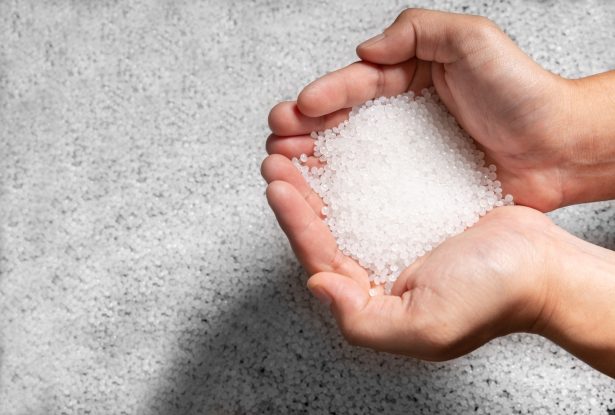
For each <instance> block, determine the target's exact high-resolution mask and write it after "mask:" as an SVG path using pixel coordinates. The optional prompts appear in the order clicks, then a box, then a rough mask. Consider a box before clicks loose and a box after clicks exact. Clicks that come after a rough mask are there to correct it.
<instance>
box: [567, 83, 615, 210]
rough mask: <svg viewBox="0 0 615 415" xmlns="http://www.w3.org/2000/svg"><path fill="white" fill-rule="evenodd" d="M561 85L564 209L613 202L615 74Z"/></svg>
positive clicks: (614, 196)
mask: <svg viewBox="0 0 615 415" xmlns="http://www.w3.org/2000/svg"><path fill="white" fill-rule="evenodd" d="M562 82H563V87H564V89H565V91H566V92H565V97H566V98H565V99H564V100H563V101H564V102H563V103H562V105H563V106H564V107H565V109H564V111H563V113H564V114H565V115H564V117H563V118H564V119H563V120H562V127H563V128H562V133H561V140H560V141H561V145H562V153H563V157H562V159H563V160H565V162H564V163H563V164H562V166H561V170H560V171H561V173H562V174H561V176H562V177H561V183H562V206H566V205H572V204H577V203H586V202H594V201H599V200H608V199H613V198H615V117H613V114H615V71H613V72H609V73H603V74H599V75H594V76H590V77H586V78H581V79H574V80H564V79H562Z"/></svg>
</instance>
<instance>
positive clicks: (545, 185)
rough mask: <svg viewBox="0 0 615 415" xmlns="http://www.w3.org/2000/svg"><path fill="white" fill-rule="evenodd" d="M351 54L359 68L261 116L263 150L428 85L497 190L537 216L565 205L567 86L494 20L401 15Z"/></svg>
mask: <svg viewBox="0 0 615 415" xmlns="http://www.w3.org/2000/svg"><path fill="white" fill-rule="evenodd" d="M357 53H358V55H359V56H360V57H361V59H363V60H362V61H360V62H356V63H354V64H352V65H350V66H347V67H345V68H342V69H340V70H338V71H335V72H332V73H329V74H327V75H325V76H323V77H322V78H320V79H318V80H316V81H314V82H312V83H311V84H309V85H308V86H306V87H305V88H304V90H303V91H302V92H301V94H300V95H299V97H298V100H297V102H296V103H295V102H284V103H280V104H278V105H277V106H276V107H275V108H274V109H273V110H272V111H271V114H270V118H269V121H270V126H271V128H272V131H273V133H274V134H273V135H272V136H270V138H269V143H268V150H269V151H270V152H273V153H276V152H280V153H282V154H284V155H286V156H297V155H298V154H300V153H301V152H309V150H310V144H311V139H310V138H309V136H307V135H304V134H308V133H309V132H310V131H311V130H314V129H322V128H329V127H332V126H334V125H336V124H337V123H339V122H340V121H341V120H343V119H344V118H345V117H346V116H347V114H348V111H349V110H350V107H352V106H354V105H358V104H360V103H362V102H364V101H366V100H368V99H371V98H375V97H378V96H382V95H385V96H390V95H396V94H400V93H402V92H406V91H408V90H412V91H414V92H417V93H418V92H420V91H421V90H422V89H423V88H426V87H429V86H431V85H433V86H434V87H435V89H436V91H437V92H438V94H439V95H440V97H441V99H442V101H443V102H444V104H445V105H446V107H447V108H448V109H449V111H450V112H451V113H452V114H453V115H454V116H455V118H456V119H457V121H458V122H459V124H461V126H462V127H463V128H464V129H465V130H466V131H467V132H468V133H469V134H470V135H471V136H472V137H474V139H475V140H476V141H477V142H478V143H479V145H480V146H481V148H482V149H483V150H484V152H485V153H486V155H487V161H488V162H490V163H491V162H493V163H495V164H496V165H497V167H498V179H499V180H500V181H501V182H502V186H503V190H504V192H505V193H511V194H513V195H514V197H515V201H516V202H517V203H519V204H522V205H526V206H529V207H533V208H535V209H538V210H541V211H549V210H553V209H555V208H558V207H560V206H562V205H564V204H566V201H565V200H564V199H565V193H566V188H565V186H566V184H567V180H566V171H564V169H565V167H566V165H567V164H568V160H569V158H570V157H571V154H569V153H570V150H569V149H570V147H571V144H570V143H569V142H567V140H566V139H565V137H566V136H567V134H566V133H567V129H568V128H567V123H569V122H570V120H569V116H568V111H569V107H570V105H569V101H570V95H571V92H570V90H571V86H570V84H569V83H570V81H567V80H565V79H563V78H561V77H559V76H557V75H554V74H552V73H550V72H548V71H546V70H545V69H543V68H542V67H540V66H539V65H538V64H536V63H535V62H534V61H532V60H531V59H530V58H529V57H528V56H527V55H526V54H525V53H523V51H521V50H520V49H519V48H518V47H517V45H515V43H514V42H513V41H512V40H511V39H510V38H508V37H507V36H506V35H505V34H504V33H503V32H502V31H501V30H500V29H499V28H498V27H497V26H496V25H495V24H494V23H492V22H491V21H489V20H488V19H486V18H483V17H479V16H471V15H461V14H454V13H444V12H437V11H429V10H420V9H408V10H406V11H404V12H403V13H401V14H400V15H399V17H398V18H397V19H396V20H395V22H394V23H393V24H392V25H391V26H390V27H388V28H387V29H386V30H385V31H384V32H383V34H382V35H379V36H377V37H375V38H372V39H370V40H368V41H366V42H364V43H362V44H361V45H359V47H358V48H357ZM284 136H286V137H284ZM288 136H292V137H290V138H291V139H290V140H286V138H288Z"/></svg>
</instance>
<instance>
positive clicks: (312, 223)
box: [267, 180, 369, 289]
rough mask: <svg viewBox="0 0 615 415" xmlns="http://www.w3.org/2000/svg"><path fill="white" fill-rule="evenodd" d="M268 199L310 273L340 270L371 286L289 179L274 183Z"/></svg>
mask: <svg viewBox="0 0 615 415" xmlns="http://www.w3.org/2000/svg"><path fill="white" fill-rule="evenodd" d="M267 200H268V201H269V205H270V206H271V209H272V210H273V212H274V213H275V216H276V218H277V220H278V222H279V223H280V227H281V228H282V230H283V231H284V233H286V236H287V237H288V240H289V241H290V244H291V246H292V248H293V251H294V252H295V254H296V255H297V258H299V261H300V262H301V263H302V264H303V266H304V267H305V268H306V270H307V271H308V272H309V273H310V274H314V273H317V272H323V271H328V272H336V273H339V274H344V275H348V276H350V277H352V278H353V279H354V280H355V281H357V283H359V284H362V285H364V286H365V287H369V280H368V278H367V273H366V272H365V270H364V269H363V268H361V267H360V266H359V264H357V263H356V262H354V261H353V260H352V259H350V258H349V257H347V256H345V255H344V254H342V253H341V252H340V251H339V249H337V243H336V242H335V239H334V238H333V235H332V234H331V232H330V231H329V228H328V227H327V225H326V224H325V223H324V222H323V221H322V220H321V219H320V217H319V216H318V215H317V214H316V213H315V212H314V210H313V209H312V207H311V206H310V205H309V204H308V203H307V202H306V201H305V199H304V198H303V196H302V195H301V194H300V193H299V192H298V191H297V189H295V187H294V186H292V185H291V184H290V183H287V182H285V181H279V180H275V181H273V182H271V183H270V184H269V186H268V187H267ZM366 289H367V288H366Z"/></svg>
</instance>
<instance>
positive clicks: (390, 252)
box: [293, 89, 512, 292]
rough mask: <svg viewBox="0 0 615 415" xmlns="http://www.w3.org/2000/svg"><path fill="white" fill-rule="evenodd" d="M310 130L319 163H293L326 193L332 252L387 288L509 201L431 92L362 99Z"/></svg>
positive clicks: (325, 210)
mask: <svg viewBox="0 0 615 415" xmlns="http://www.w3.org/2000/svg"><path fill="white" fill-rule="evenodd" d="M312 137H313V138H314V139H315V145H314V156H315V157H316V158H318V160H319V162H320V165H313V164H314V160H308V158H307V156H306V155H302V156H301V157H300V159H293V163H294V164H295V165H296V166H297V168H298V169H299V170H300V171H301V173H302V174H303V176H304V178H305V179H306V180H307V182H308V183H309V184H310V186H311V187H312V189H314V191H315V192H316V193H318V194H319V195H320V197H321V198H322V199H323V202H324V203H325V207H324V208H323V210H322V214H323V215H324V217H325V219H324V221H325V222H326V223H327V225H328V226H329V229H330V230H331V232H332V233H333V235H334V237H335V239H336V240H337V244H338V246H339V249H340V250H341V251H342V252H343V253H344V254H345V255H348V256H350V257H352V258H353V259H355V260H356V261H357V262H358V263H359V264H360V265H361V266H362V267H364V268H365V269H367V270H368V273H369V278H370V280H371V281H372V283H373V284H374V285H380V284H384V289H385V292H390V290H391V287H392V286H393V282H394V281H395V280H396V279H397V277H398V276H399V275H400V273H401V271H403V269H404V268H406V267H408V266H409V265H410V264H412V263H413V262H414V261H415V260H416V259H417V258H419V257H421V256H422V255H424V254H425V253H426V252H428V251H430V250H432V249H433V248H434V247H436V246H438V245H439V244H440V243H442V242H443V241H444V240H446V239H447V238H450V237H451V236H454V235H456V234H459V233H461V232H463V230H464V229H466V228H467V227H470V226H472V225H473V224H474V223H476V222H477V221H478V219H479V218H480V217H481V216H483V215H485V214H486V213H487V212H488V211H489V210H491V209H493V208H494V207H497V206H503V205H506V204H512V196H510V195H507V196H506V197H503V196H502V188H501V183H500V182H499V181H498V180H496V173H495V172H496V167H495V166H494V165H490V166H485V161H484V153H482V152H481V151H479V150H478V149H477V148H476V146H475V145H474V141H473V140H472V138H471V137H470V136H469V135H468V134H467V133H466V132H464V131H463V130H462V129H461V127H459V125H458V124H457V122H456V121H455V119H454V118H453V116H452V115H451V114H450V113H449V112H448V111H447V110H446V108H445V107H444V105H443V104H442V103H441V102H440V99H439V97H438V96H437V95H436V93H435V92H434V91H433V89H430V90H424V91H423V93H422V96H414V94H412V93H407V94H402V95H399V96H396V97H392V98H384V97H382V98H378V99H375V100H373V101H367V102H366V103H365V104H363V105H362V106H361V107H358V108H354V109H353V110H352V112H351V113H350V116H349V118H348V120H347V121H344V122H343V123H341V124H340V125H339V126H338V127H336V128H333V129H329V130H326V131H323V132H319V133H312ZM308 163H309V164H311V167H308V165H306V164H308Z"/></svg>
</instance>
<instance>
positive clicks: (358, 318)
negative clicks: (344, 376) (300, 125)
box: [262, 155, 564, 360]
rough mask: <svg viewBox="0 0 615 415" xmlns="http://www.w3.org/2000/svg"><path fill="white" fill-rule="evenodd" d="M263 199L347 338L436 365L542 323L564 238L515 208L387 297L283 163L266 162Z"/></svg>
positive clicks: (422, 262)
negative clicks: (375, 291) (376, 291)
mask: <svg viewBox="0 0 615 415" xmlns="http://www.w3.org/2000/svg"><path fill="white" fill-rule="evenodd" d="M262 173H263V176H264V177H265V179H266V180H267V181H268V182H269V183H270V184H269V186H268V188H267V197H268V200H269V203H270V205H271V208H272V209H273V211H274V212H275V214H276V217H277V219H278V221H279V223H280V226H281V227H282V229H283V230H284V232H285V233H286V235H287V236H288V239H289V240H290V242H291V245H292V247H293V250H294V252H295V253H296V255H297V257H298V258H299V260H300V261H301V263H302V264H303V265H304V267H305V268H306V269H307V271H308V272H309V273H310V274H314V275H313V276H312V277H311V278H310V280H309V281H308V287H309V288H310V290H311V291H312V292H313V293H314V294H315V295H316V296H317V297H319V298H320V299H323V300H324V302H327V303H330V304H331V308H332V311H333V313H334V315H335V317H336V319H337V321H338V323H339V325H340V328H341V330H342V332H343V334H344V335H345V337H346V338H347V339H348V340H349V341H350V342H351V343H352V344H356V345H361V346H368V347H371V348H374V349H377V350H382V351H388V352H392V353H399V354H407V355H411V356H414V357H418V358H421V359H426V360H442V359H449V358H453V357H456V356H459V355H462V354H465V353H467V352H469V351H471V350H473V349H475V348H476V347H478V346H480V345H482V344H483V343H485V342H487V341H489V340H490V339H492V338H494V337H497V336H501V335H504V334H507V333H511V332H514V331H531V330H533V328H534V327H535V326H536V325H540V321H541V311H542V310H543V304H544V301H545V298H546V296H547V292H548V290H547V282H548V281H549V279H548V278H547V276H548V274H549V272H550V271H551V270H552V269H553V268H554V267H553V266H552V263H551V261H552V260H551V258H553V257H554V255H553V254H552V250H553V249H554V248H553V247H554V246H556V242H557V241H558V238H559V239H561V238H560V233H564V232H563V231H561V230H560V229H559V228H557V227H556V226H555V225H553V224H552V222H551V221H550V220H549V219H548V218H547V217H546V216H544V215H543V214H541V213H539V212H537V211H535V210H533V209H529V208H525V207H521V206H513V207H503V208H498V209H495V210H494V211H492V212H490V213H488V214H487V215H486V216H485V217H483V218H482V219H481V220H480V221H479V222H478V223H477V224H476V225H475V226H473V227H472V228H470V229H468V230H466V231H465V232H463V233H462V234H460V235H457V236H455V237H453V238H450V239H448V240H447V241H445V242H444V243H443V244H441V245H440V246H438V247H437V248H436V249H434V250H433V251H431V252H430V253H428V254H426V255H425V256H423V257H421V258H420V259H419V260H418V261H417V262H416V263H414V264H413V265H411V266H410V267H409V268H408V269H406V270H405V271H404V272H403V273H402V275H401V276H400V278H399V279H398V280H397V281H396V283H395V285H394V287H393V292H392V294H393V295H390V296H386V295H379V296H375V297H370V295H369V293H368V290H369V288H370V283H369V280H368V277H367V273H366V271H365V270H364V269H363V268H361V267H360V266H359V265H358V264H357V263H356V262H355V261H354V260H352V259H351V258H349V257H347V256H345V255H343V254H342V253H341V252H340V251H339V250H338V249H337V245H336V242H335V240H334V238H333V235H332V234H331V233H330V231H329V229H328V228H327V225H326V224H325V223H324V222H323V221H322V220H321V217H320V215H319V213H318V212H320V209H321V207H322V202H321V201H320V199H319V198H318V196H317V195H316V194H315V193H314V192H313V191H312V190H311V189H310V188H309V186H308V185H307V183H305V181H304V180H303V178H302V177H301V175H300V173H299V172H298V171H297V170H296V169H295V167H294V166H293V165H292V164H291V163H290V161H289V160H288V159H287V158H285V157H283V156H280V155H272V156H269V157H268V158H267V159H266V161H265V162H264V163H263V168H262Z"/></svg>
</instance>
